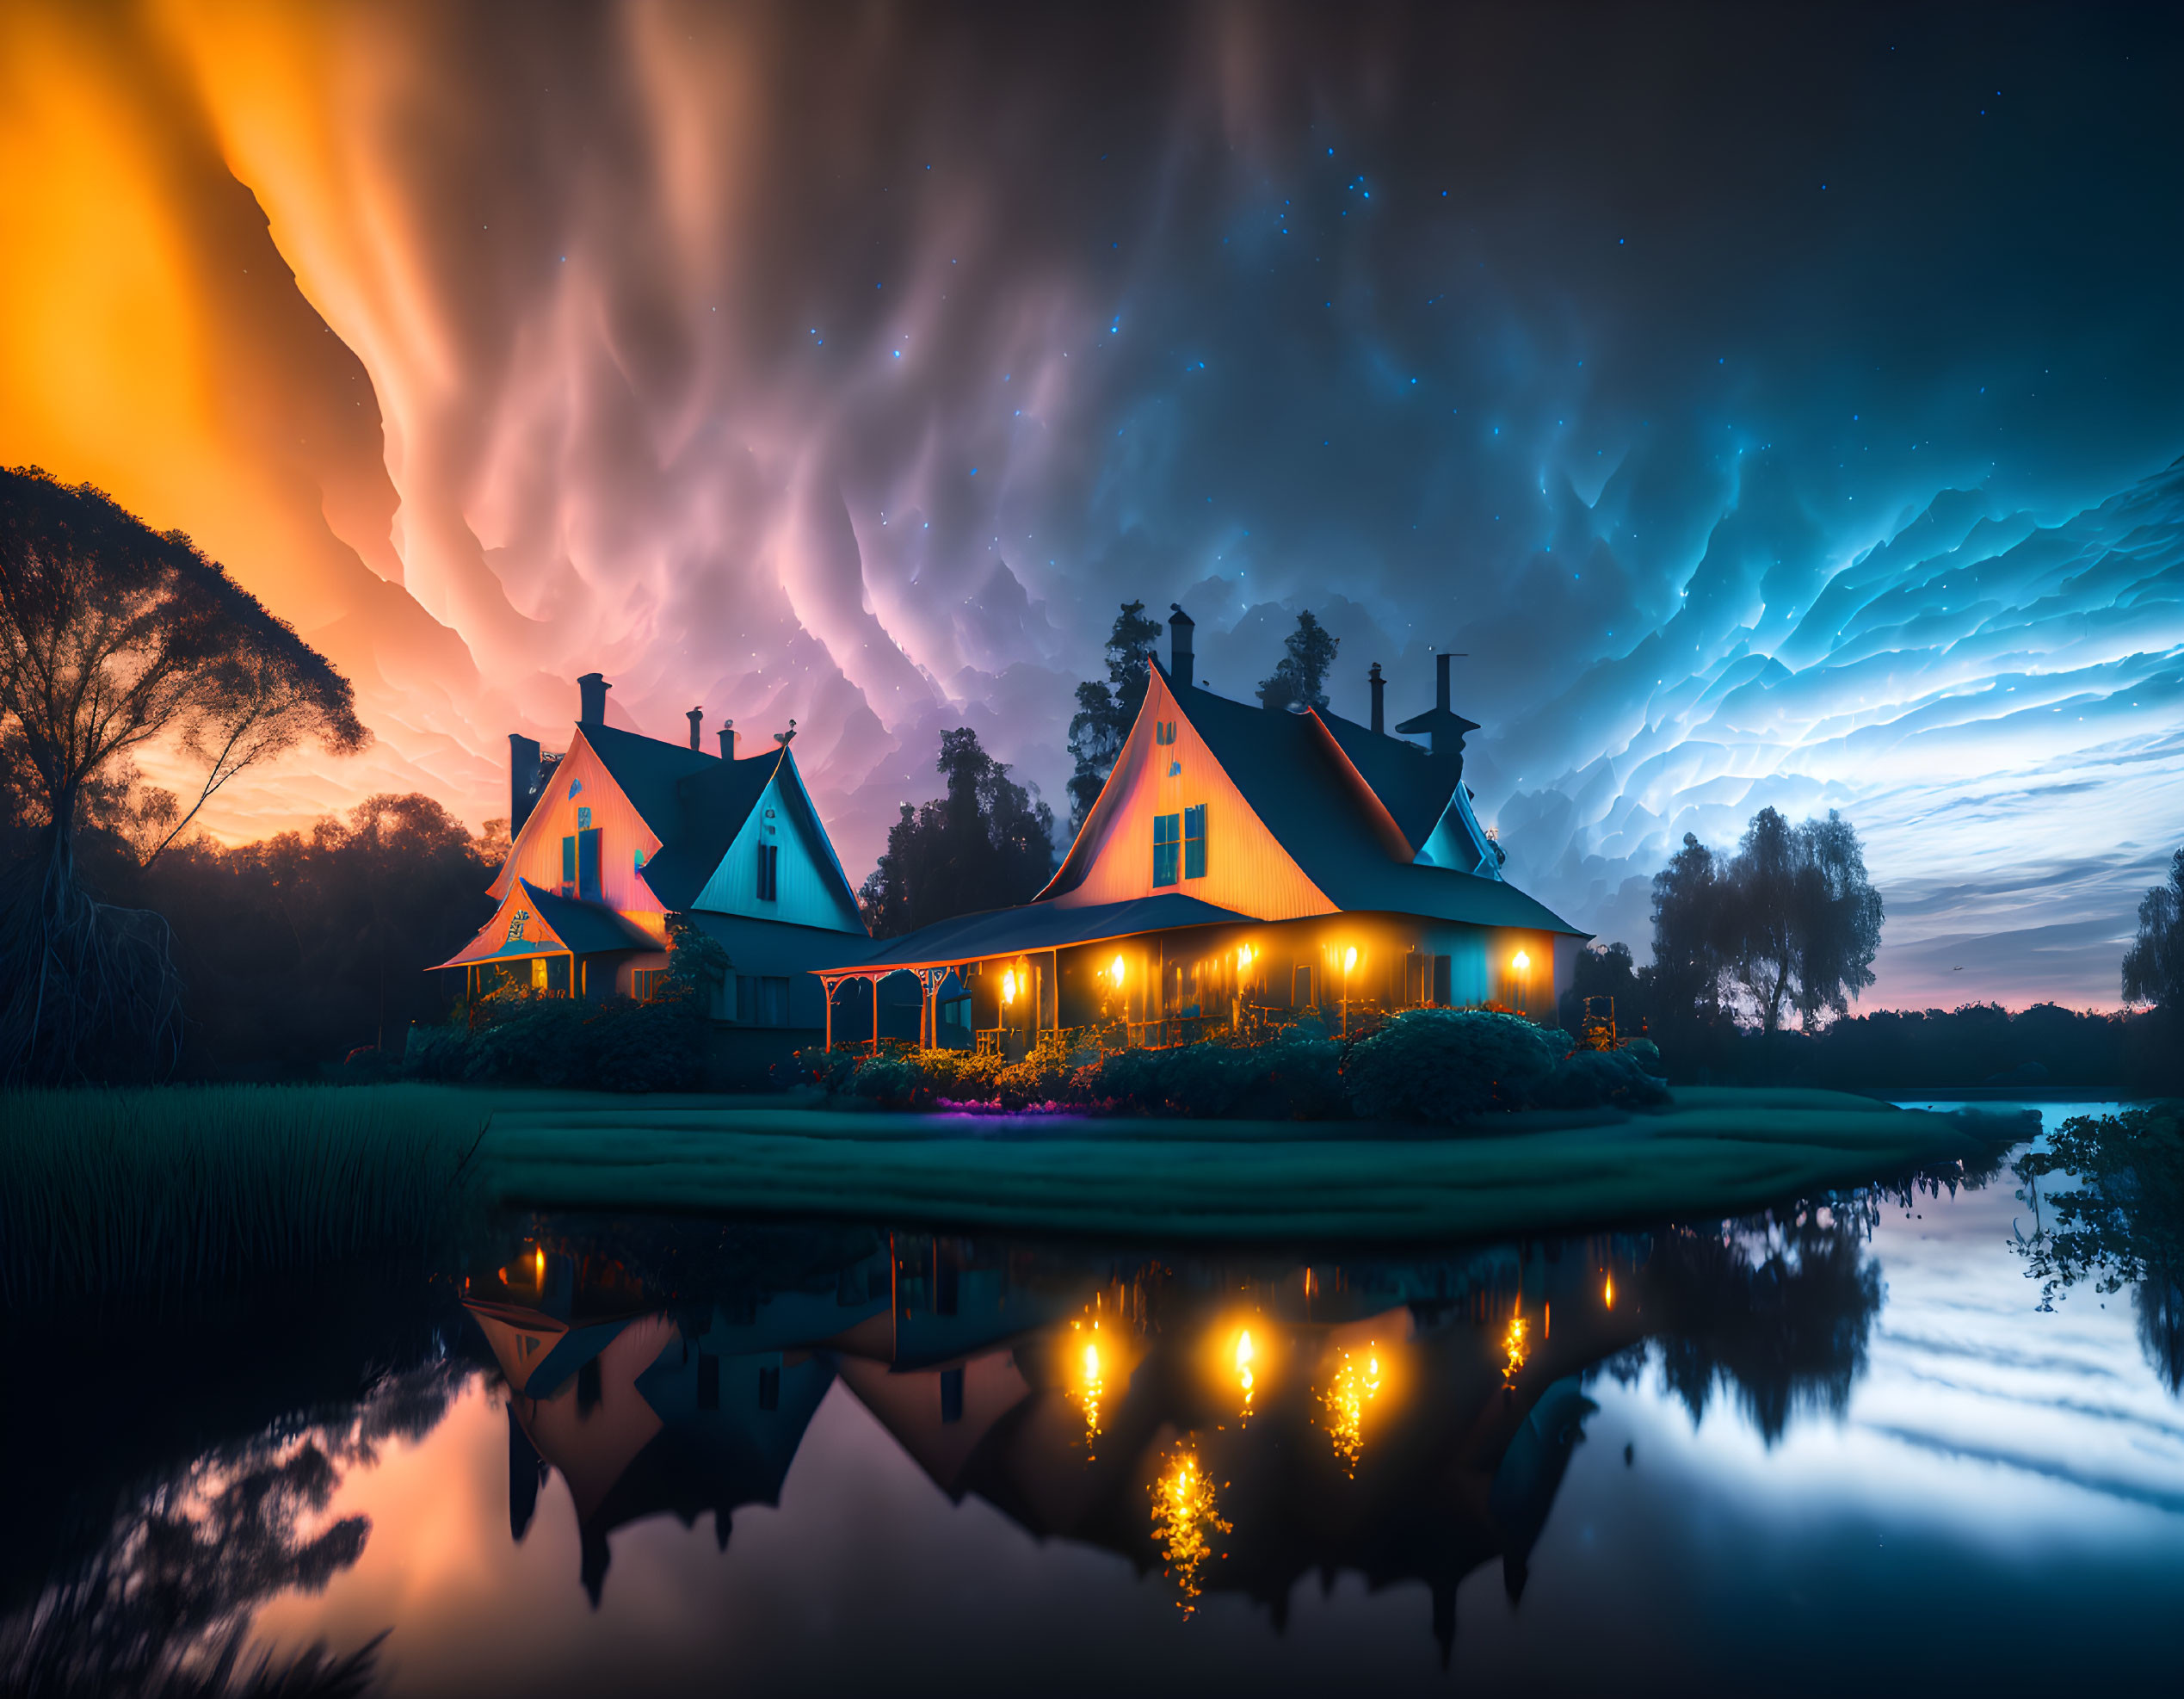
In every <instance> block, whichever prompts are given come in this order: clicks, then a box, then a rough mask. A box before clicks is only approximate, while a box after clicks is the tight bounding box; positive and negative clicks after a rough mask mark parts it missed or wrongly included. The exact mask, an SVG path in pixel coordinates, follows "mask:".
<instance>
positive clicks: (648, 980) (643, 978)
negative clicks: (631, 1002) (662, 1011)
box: [629, 967, 667, 1003]
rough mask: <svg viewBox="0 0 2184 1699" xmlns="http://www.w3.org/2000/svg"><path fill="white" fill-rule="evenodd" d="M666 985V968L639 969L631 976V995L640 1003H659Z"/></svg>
mask: <svg viewBox="0 0 2184 1699" xmlns="http://www.w3.org/2000/svg"><path fill="white" fill-rule="evenodd" d="M666 984H667V969H666V968H664V967H639V968H638V969H637V970H636V971H635V972H633V973H631V975H630V976H629V994H630V995H631V996H632V997H633V998H636V999H637V1000H638V1001H639V1003H657V1002H658V1001H659V997H660V992H661V989H662V987H663V986H664V985H666Z"/></svg>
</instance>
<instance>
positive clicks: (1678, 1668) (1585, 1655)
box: [0, 1104, 2184, 1695]
mask: <svg viewBox="0 0 2184 1699" xmlns="http://www.w3.org/2000/svg"><path fill="white" fill-rule="evenodd" d="M1988 1107H1991V1106H1988ZM2040 1107H2041V1109H2042V1110H2043V1113H2044V1115H2045V1116H2046V1118H2047V1123H2048V1125H2049V1126H2051V1127H2052V1126H2054V1125H2056V1124H2058V1122H2059V1121H2060V1120H2061V1119H2062V1117H2064V1115H2070V1114H2073V1113H2077V1112H2079V1111H2080V1110H2082V1109H2088V1108H2100V1107H2107V1106H2086V1105H2058V1104H2046V1105H2042V1106H2040ZM2020 1190H2021V1187H2020V1183H2019V1182H2018V1181H2016V1180H2015V1179H2014V1177H2012V1176H2011V1175H2010V1174H2009V1172H2008V1170H2007V1169H2005V1170H2003V1171H2002V1172H2001V1173H2000V1174H1999V1175H1998V1176H1997V1177H1994V1178H1991V1179H1990V1180H1988V1181H1987V1182H1986V1183H1983V1184H1979V1183H1970V1184H1967V1183H1958V1184H1957V1185H1955V1186H1953V1187H1952V1186H1950V1185H1948V1184H1946V1183H1945V1184H1940V1185H1938V1186H1933V1187H1930V1188H1921V1189H1910V1190H1903V1189H1897V1188H1895V1187H1890V1186H1876V1187H1875V1188H1873V1189H1869V1190H1866V1191H1863V1192H1859V1193H1854V1194H1853V1193H1839V1194H1834V1195H1830V1196H1829V1197H1827V1198H1825V1199H1821V1200H1807V1201H1803V1202H1794V1201H1785V1202H1784V1204H1783V1205H1782V1206H1781V1207H1780V1208H1779V1209H1777V1210H1774V1211H1773V1212H1769V1213H1768V1214H1762V1215H1759V1216H1755V1217H1749V1218H1745V1219H1743V1220H1737V1221H1732V1222H1723V1221H1718V1220H1715V1221H1700V1222H1682V1223H1667V1224H1663V1223H1634V1224H1631V1225H1630V1226H1626V1227H1625V1228H1622V1229H1619V1230H1617V1231H1613V1232H1602V1233H1592V1234H1588V1235H1578V1236H1574V1237H1560V1238H1551V1239H1535V1240H1528V1241H1523V1242H1513V1243H1508V1244H1500V1245H1464V1246H1449V1247H1426V1246H1422V1247H1416V1248H1412V1249H1410V1250H1406V1251H1401V1252H1392V1253H1391V1252H1390V1251H1385V1249H1383V1250H1379V1251H1373V1252H1372V1253H1370V1254H1361V1255H1353V1254H1345V1253H1344V1251H1342V1248H1341V1247H1333V1246H1326V1247H1323V1246H1296V1247H1289V1248H1286V1249H1268V1250H1264V1251H1239V1250H1237V1249H1234V1248H1218V1249H1211V1248H1202V1247H1200V1248H1194V1247H1193V1246H1190V1245H1095V1244H1089V1243H1082V1242H1077V1243H1070V1242H1055V1241H1051V1240H1048V1241H1038V1240H1029V1239H1011V1238H1009V1237H1008V1236H1006V1235H998V1234H979V1235H976V1236H972V1237H967V1238H966V1237H959V1236H953V1235H947V1234H935V1233H930V1232H927V1231H922V1230H920V1229H917V1228H915V1227H910V1226H894V1227H892V1228H889V1227H885V1226H870V1225H852V1224H824V1223H818V1224H793V1223H780V1222H775V1223H768V1224H761V1223H734V1222H727V1223H724V1222H719V1221H674V1220H587V1219H579V1218H573V1217H567V1218H558V1217H532V1218H525V1219H523V1220H511V1221H509V1222H507V1223H506V1224H504V1230H503V1231H501V1232H498V1233H496V1234H495V1235H494V1236H493V1237H492V1238H491V1239H490V1241H489V1242H485V1243H481V1244H480V1245H478V1246H477V1247H476V1249H475V1254H474V1255H473V1256H472V1257H471V1258H470V1260H469V1262H468V1263H467V1264H466V1266H464V1267H462V1268H460V1269H449V1270H440V1271H437V1272H436V1273H435V1276H433V1277H432V1278H430V1279H429V1280H421V1281H418V1282H415V1288H416V1289H415V1290H410V1289H405V1288H401V1287H400V1285H399V1283H396V1284H395V1285H394V1286H392V1287H390V1286H386V1285H379V1286H376V1287H373V1288H368V1289H346V1288H345V1289H343V1290H342V1291H339V1292H336V1293H331V1294H328V1293H293V1294H257V1295H256V1298H254V1301H253V1304H252V1305H251V1306H249V1307H245V1308H244V1310H242V1311H239V1312H238V1313H233V1314H226V1313H222V1314H218V1315H199V1316H193V1317H183V1318H180V1319H175V1320H173V1321H172V1322H170V1323H169V1324H166V1325H160V1326H155V1327H148V1328H145V1329H143V1330H141V1331H140V1332H139V1331H123V1332H119V1333H116V1334H114V1335H113V1336H110V1337H105V1336H102V1337H96V1338H90V1337H76V1338H71V1339H70V1340H67V1341H63V1342H49V1343H48V1344H47V1346H46V1347H45V1348H43V1349H42V1351H41V1355H42V1356H43V1359H44V1361H43V1363H42V1366H41V1365H40V1364H39V1363H34V1362H24V1361H22V1360H20V1359H19V1360H18V1362H17V1363H16V1365H15V1367H16V1374H15V1376H14V1377H13V1379H12V1385H11V1389H10V1392H9V1395H8V1404H7V1408H8V1411H9V1446H10V1450H11V1453H12V1467H11V1469H10V1471H9V1473H10V1474H11V1475H12V1476H14V1477H15V1480H14V1482H13V1484H12V1485H11V1486H9V1488H8V1489H7V1491H8V1494H9V1504H11V1505H12V1507H13V1508H12V1509H11V1510H10V1511H9V1517H8V1520H9V1523H11V1524H12V1525H13V1527H14V1528H15V1534H14V1535H12V1536H11V1539H10V1541H9V1544H10V1546H11V1548H12V1550H11V1552H10V1553H9V1557H8V1560H7V1562H8V1568H7V1570H6V1571H5V1572H4V1575H3V1576H0V1582H3V1583H4V1586H5V1589H6V1591H5V1592H4V1593H3V1594H0V1613H4V1616H5V1620H4V1622H3V1623H0V1634H4V1638H0V1660H3V1659H6V1658H8V1657H10V1656H12V1657H14V1658H15V1659H17V1660H18V1665H17V1667H18V1668H19V1669H20V1668H42V1669H44V1670H45V1671H46V1672H47V1676H48V1677H49V1678H50V1679H53V1680H55V1681H59V1678H60V1677H62V1676H68V1675H71V1674H72V1676H73V1678H74V1679H75V1680H76V1681H77V1683H78V1684H79V1685H84V1684H88V1686H85V1690H96V1687H97V1686H98V1685H99V1684H102V1683H114V1684H120V1683H124V1682H126V1681H127V1680H131V1679H135V1678H137V1677H139V1676H140V1675H141V1673H142V1671H144V1670H145V1669H148V1668H150V1667H151V1666H152V1665H155V1664H156V1663H157V1660H158V1659H161V1658H162V1657H171V1656H172V1655H174V1654H175V1653H176V1652H177V1651H182V1652H185V1653H191V1655H194V1656H195V1657H197V1658H198V1659H200V1660H201V1662H202V1660H204V1659H210V1658H213V1657H215V1656H216V1655H217V1653H219V1650H220V1649H221V1648H222V1647H225V1648H227V1649H228V1650H229V1651H230V1652H231V1653H238V1652H239V1653H241V1658H240V1662H239V1665H238V1667H239V1668H243V1669H248V1668H249V1667H250V1665H251V1664H252V1661H253V1660H254V1659H256V1657H257V1656H259V1655H261V1653H264V1652H266V1651H268V1650H269V1651H270V1652H271V1653H272V1654H273V1655H274V1657H275V1659H276V1662H278V1661H281V1660H285V1659H287V1657H289V1656H291V1655H293V1654H295V1653H298V1652H300V1651H301V1650H303V1649H304V1648H306V1647H309V1646H312V1645H313V1644H314V1643H323V1644H324V1646H327V1647H328V1648H330V1650H331V1652H332V1653H336V1654H346V1653H353V1652H355V1651H357V1650H358V1649H360V1648H365V1647H373V1652H372V1654H371V1655H372V1658H373V1671H374V1673H375V1675H376V1677H377V1679H378V1680H379V1682H380V1683H381V1684H384V1685H385V1686H386V1688H387V1689H388V1690H392V1691H394V1692H398V1693H415V1694H478V1693H520V1694H525V1695H540V1694H560V1693H575V1694H583V1693H599V1694H618V1695H619V1694H632V1693H647V1692H673V1691H682V1690H699V1689H705V1690H712V1689H715V1688H719V1687H725V1686H728V1685H731V1684H732V1685H734V1686H735V1687H737V1688H739V1689H746V1690H762V1691H767V1692H772V1693H830V1692H842V1691H848V1690H854V1689H878V1690H885V1691H888V1692H901V1693H947V1694H951V1695H966V1694H976V1693H984V1692H1009V1693H1017V1692H1026V1691H1042V1692H1067V1693H1101V1694H1112V1693H1119V1692H1169V1691H1184V1690H1190V1691H1195V1692H1206V1691H1222V1690H1239V1691H1251V1692H1257V1693H1276V1692H1280V1693H1286V1692H1292V1691H1305V1690H1314V1691H1320V1692H1327V1691H1343V1690H1359V1689H1364V1690H1375V1691H1383V1692H1410V1691H1418V1692H1432V1693H1441V1692H1447V1691H1451V1690H1456V1689H1458V1688H1462V1687H1475V1686H1478V1685H1481V1684H1495V1685H1496V1686H1499V1687H1502V1688H1506V1689H1509V1690H1519V1691H1550V1692H1554V1691H1571V1692H1594V1691H1601V1690H1608V1689H1610V1688H1612V1689H1613V1690H1618V1691H1624V1692H1631V1691H1636V1692H1656V1691H1657V1692H1671V1691H1689V1690H1695V1689H1698V1688H1700V1687H1706V1686H1712V1685H1716V1684H1728V1683H1731V1682H1749V1681H1753V1680H1758V1681H1761V1682H1763V1683H1765V1684H1766V1685H1767V1686H1768V1688H1770V1689H1773V1690H1788V1691H1800V1692H1801V1691H1822V1690H1824V1691H1829V1692H1839V1691H1842V1690H1845V1689H1855V1690H1862V1691H1874V1692H1892V1691H1908V1690H1934V1689H1936V1688H1946V1689H1950V1690H1955V1689H1960V1688H1969V1687H1971V1686H1972V1685H1974V1684H1979V1683H1996V1682H2005V1681H2006V1682H2012V1683H2018V1684H2022V1683H2027V1682H2033V1683H2043V1682H2051V1683H2058V1684H2069V1685H2070V1687H2072V1688H2074V1689H2075V1688H2077V1687H2080V1686H2082V1685H2084V1684H2086V1683H2087V1681H2088V1678H2097V1679H2098V1680H2100V1681H2102V1682H2106V1683H2110V1684H2114V1685H2117V1686H2122V1685H2124V1684H2130V1685H2132V1686H2134V1687H2136V1686H2142V1685H2147V1684H2152V1683H2154V1682H2156V1681H2162V1680H2163V1679H2164V1678H2173V1676H2172V1671H2173V1669H2174V1665H2175V1640H2174V1624H2175V1622H2176V1621H2177V1620H2179V1619H2178V1615H2177V1613H2178V1611H2179V1609H2180V1607H2181V1606H2184V1401H2180V1399H2179V1396H2178V1390H2177V1378H2178V1374H2179V1368H2180V1364H2179V1362H2178V1360H2177V1352H2176V1345H2175V1332H2174V1327H2173V1322H2174V1318H2173V1316H2172V1317H2170V1318H2169V1325H2168V1328H2167V1331H2164V1323H2163V1321H2162V1317H2161V1316H2160V1315H2158V1314H2157V1313H2156V1308H2157V1307H2150V1306H2149V1305H2148V1304H2147V1303H2145V1302H2144V1301H2141V1300H2139V1299H2138V1296H2137V1294H2134V1292H2133V1291H2132V1289H2131V1288H2128V1287H2126V1288H2124V1289H2122V1290H2120V1291H2118V1292H2115V1293H2112V1294H2104V1293H2101V1292H2100V1291H2098V1290H2095V1288H2094V1287H2093V1285H2092V1284H2090V1283H2085V1282H2082V1283H2080V1284H2079V1285H2077V1286H2076V1287H2075V1288H2070V1289H2068V1290H2067V1291H2064V1292H2063V1293H2061V1294H2058V1296H2057V1298H2056V1300H2055V1301H2054V1303H2053V1304H2052V1306H2051V1307H2050V1308H2046V1309H2043V1308H2042V1307H2041V1286H2040V1284H2039V1282H2038V1281H2036V1280H2033V1279H2030V1278H2028V1277H2027V1269H2028V1262H2027V1255H2026V1252H2025V1250H2024V1248H2023V1247H2022V1245H2021V1243H2020V1242H2019V1239H2018V1234H2019V1233H2020V1232H2024V1233H2029V1232H2031V1231H2032V1230H2033V1226H2034V1225H2035V1221H2034V1218H2033V1208H2034V1207H2035V1206H2034V1201H2032V1200H2027V1199H2025V1198H2023V1197H2021V1196H2020V1195H2019V1192H2020ZM360 1389H361V1390H360ZM19 1518H20V1519H19ZM67 1645H73V1646H76V1647H77V1648H82V1647H84V1646H90V1647H92V1648H94V1649H92V1650H89V1651H84V1650H81V1649H79V1650H77V1651H73V1652H67V1653H63V1652H60V1651H57V1650H56V1649H55V1648H57V1647H60V1646H67ZM193 1648H194V1651H193ZM40 1658H42V1659H45V1660H46V1661H45V1662H44V1663H43V1664H42V1665H40V1664H39V1663H38V1661H37V1660H38V1659H40ZM102 1660H103V1661H102ZM6 1667H7V1665H6V1664H5V1663H4V1661H0V1670H4V1669H5V1668H6Z"/></svg>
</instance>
